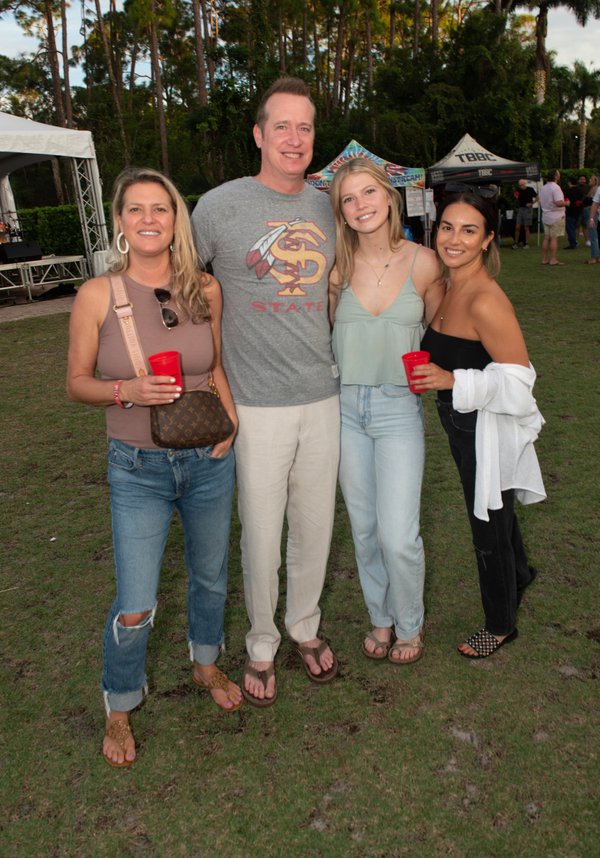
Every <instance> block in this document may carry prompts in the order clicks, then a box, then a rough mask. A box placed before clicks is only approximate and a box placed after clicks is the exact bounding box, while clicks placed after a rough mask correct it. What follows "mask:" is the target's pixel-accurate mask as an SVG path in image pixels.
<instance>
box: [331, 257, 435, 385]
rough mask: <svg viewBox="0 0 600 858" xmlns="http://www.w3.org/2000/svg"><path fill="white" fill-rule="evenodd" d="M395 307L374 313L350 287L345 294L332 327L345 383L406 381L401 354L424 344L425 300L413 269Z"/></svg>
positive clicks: (338, 362) (342, 294)
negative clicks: (422, 340)
mask: <svg viewBox="0 0 600 858" xmlns="http://www.w3.org/2000/svg"><path fill="white" fill-rule="evenodd" d="M418 252H419V247H417V249H416V251H415V255H414V256H413V261H412V263H411V266H410V271H409V273H408V276H407V278H406V280H405V282H404V286H403V287H402V289H401V290H400V292H399V293H398V296H397V298H396V300H395V301H394V303H393V304H392V305H391V307H388V309H387V310H386V311H385V312H383V313H381V315H379V316H374V315H373V314H372V313H369V311H368V310H366V309H365V308H364V307H363V305H362V304H361V303H360V301H359V300H358V298H357V297H356V295H355V294H354V292H353V291H352V287H351V286H345V287H344V288H343V289H342V291H341V294H340V299H339V302H338V306H337V310H336V314H335V324H334V326H333V341H332V345H333V353H334V355H335V359H336V361H337V364H338V367H339V371H340V381H341V383H342V384H368V385H380V384H399V385H407V384H408V381H407V380H406V373H405V371H404V365H403V363H402V355H403V354H406V352H412V351H416V350H417V349H419V348H420V343H421V337H422V335H423V330H424V312H425V305H424V303H423V299H422V298H421V296H420V295H419V293H418V292H417V290H416V288H415V284H414V281H413V278H412V270H413V267H414V264H415V259H416V257H417V253H418Z"/></svg>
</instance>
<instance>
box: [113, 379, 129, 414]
mask: <svg viewBox="0 0 600 858" xmlns="http://www.w3.org/2000/svg"><path fill="white" fill-rule="evenodd" d="M122 384H123V381H122V380H121V379H119V381H115V383H114V384H113V399H114V400H115V405H118V406H119V408H133V402H123V400H122V399H121V385H122Z"/></svg>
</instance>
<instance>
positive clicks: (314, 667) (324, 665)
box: [300, 638, 335, 676]
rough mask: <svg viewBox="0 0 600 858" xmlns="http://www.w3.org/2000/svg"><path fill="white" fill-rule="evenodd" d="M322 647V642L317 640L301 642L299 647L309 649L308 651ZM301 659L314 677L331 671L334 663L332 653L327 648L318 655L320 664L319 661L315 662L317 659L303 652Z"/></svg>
mask: <svg viewBox="0 0 600 858" xmlns="http://www.w3.org/2000/svg"><path fill="white" fill-rule="evenodd" d="M322 645H323V641H322V640H320V639H319V638H313V639H312V640H310V641H303V642H302V643H301V644H300V646H301V647H309V648H310V649H317V648H318V647H320V646H322ZM302 658H303V659H304V662H305V664H306V666H307V667H308V669H309V670H310V672H311V673H312V674H313V675H314V676H318V675H319V674H320V673H323V671H325V672H327V671H328V670H331V668H332V667H333V664H334V661H335V659H334V655H333V652H332V651H331V649H330V648H329V646H326V647H325V649H323V652H322V653H320V655H319V658H320V662H321V663H320V664H319V661H317V659H316V658H315V657H314V656H313V655H311V654H310V653H307V652H303V653H302Z"/></svg>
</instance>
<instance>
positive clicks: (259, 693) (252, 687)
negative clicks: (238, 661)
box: [244, 660, 275, 700]
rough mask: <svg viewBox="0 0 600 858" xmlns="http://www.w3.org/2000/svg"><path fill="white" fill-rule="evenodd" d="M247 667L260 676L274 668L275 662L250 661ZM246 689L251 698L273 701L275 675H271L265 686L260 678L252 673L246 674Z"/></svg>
mask: <svg viewBox="0 0 600 858" xmlns="http://www.w3.org/2000/svg"><path fill="white" fill-rule="evenodd" d="M247 666H248V667H251V668H252V669H253V670H255V671H256V672H257V673H258V674H260V673H262V672H263V671H267V670H269V668H272V667H273V662H272V661H252V660H249V661H248V664H247ZM244 688H245V689H246V691H247V692H248V694H249V695H250V697H255V698H257V699H258V700H264V699H265V698H266V699H268V700H271V699H272V698H273V697H275V674H274V673H271V675H270V676H269V678H268V679H267V683H266V685H265V683H264V682H263V681H262V679H261V677H260V676H258V677H257V676H254V675H253V674H252V673H244Z"/></svg>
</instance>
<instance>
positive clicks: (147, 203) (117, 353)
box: [67, 168, 242, 766]
mask: <svg viewBox="0 0 600 858" xmlns="http://www.w3.org/2000/svg"><path fill="white" fill-rule="evenodd" d="M113 227H114V241H113V254H114V258H115V260H116V262H115V264H114V265H113V267H112V269H111V271H109V272H107V274H106V275H103V276H100V277H96V278H94V279H93V280H89V281H88V282H87V283H85V284H84V285H83V286H82V287H81V289H80V290H79V292H78V294H77V298H76V300H75V304H74V306H73V312H72V315H71V326H70V347H69V361H68V375H67V390H68V394H69V397H70V398H71V399H73V400H74V401H76V402H84V403H86V404H88V405H96V406H99V407H102V408H105V410H106V423H107V431H108V480H109V484H110V489H111V512H112V530H113V546H114V554H115V570H116V581H117V594H116V599H115V601H114V603H113V606H112V608H111V610H110V612H109V615H108V618H107V622H106V627H105V632H104V641H103V673H102V690H103V693H104V701H105V707H106V731H105V736H104V743H103V749H102V752H103V755H104V758H105V760H106V762H107V763H109V764H110V765H112V766H127V765H131V763H133V761H134V760H135V756H136V751H135V742H134V738H133V733H132V731H131V726H130V723H129V715H130V712H131V711H132V710H133V709H134V708H135V707H136V706H138V705H139V704H140V703H141V701H142V699H143V696H144V693H145V691H146V690H147V679H146V674H145V657H146V648H147V643H148V636H149V634H150V630H151V627H152V625H153V621H154V615H155V611H156V602H157V589H158V582H159V575H160V567H161V561H162V556H163V551H164V547H165V543H166V540H167V536H168V532H169V526H170V522H171V518H172V515H173V512H174V511H175V510H177V511H178V512H179V515H180V517H181V520H182V524H183V532H184V539H185V560H186V565H187V570H188V620H189V632H188V640H189V648H190V657H191V659H192V661H193V672H192V676H191V679H192V681H193V682H195V683H196V684H197V685H199V686H200V687H202V688H206V689H208V690H209V691H210V693H211V695H212V697H213V699H214V701H215V703H216V704H217V705H218V706H220V707H221V708H222V709H225V710H228V711H232V710H234V709H237V708H238V706H239V705H240V702H241V699H242V696H241V691H240V689H239V687H238V686H237V685H235V684H234V683H233V682H230V681H229V679H228V678H227V677H226V676H225V674H223V673H222V672H221V671H220V670H219V669H218V668H217V667H216V665H215V662H216V659H217V656H218V655H219V651H220V649H221V646H222V644H223V615H224V606H225V598H226V590H227V547H228V541H229V524H230V514H231V501H232V494H233V482H234V454H233V451H232V449H231V444H232V441H233V434H232V435H231V437H229V438H227V439H226V440H225V441H223V442H221V443H219V444H217V445H215V446H214V447H203V448H193V449H185V450H167V449H161V448H158V447H156V445H155V444H154V443H153V441H152V438H151V434H150V409H149V406H151V405H160V404H164V403H169V402H173V401H174V400H175V399H176V398H178V397H179V396H180V394H181V388H180V387H179V386H177V385H176V384H174V381H175V379H173V378H171V377H169V376H152V375H149V376H144V377H135V376H134V372H133V369H132V366H131V361H130V359H129V355H128V352H127V350H126V347H125V344H124V341H123V337H122V333H121V329H120V325H119V321H118V319H117V315H116V313H115V312H113V305H114V304H115V301H114V298H113V297H112V295H111V287H110V281H109V276H110V274H111V273H119V274H121V275H122V277H123V279H124V281H125V285H126V289H127V293H128V299H129V301H130V302H131V304H132V305H133V316H134V319H135V323H136V327H137V329H138V334H139V339H140V343H141V347H142V350H143V352H144V354H145V355H146V357H147V356H148V355H150V354H153V353H155V352H159V351H165V350H176V351H179V352H180V354H181V363H182V372H183V379H184V385H185V389H186V390H207V389H208V377H209V371H211V370H212V374H213V378H214V382H215V384H216V386H217V388H218V390H219V393H220V395H221V399H222V401H223V404H224V406H225V408H226V410H227V412H228V414H229V416H230V417H231V420H232V421H233V423H234V425H237V420H236V414H235V408H234V405H233V400H232V397H231V393H230V390H229V385H228V383H227V378H226V376H225V373H224V371H223V368H222V366H221V356H220V347H221V334H220V321H221V292H220V287H219V284H218V283H217V281H216V280H214V278H212V277H209V276H208V275H206V274H203V273H201V271H200V268H199V263H198V258H197V255H196V251H195V248H194V243H193V239H192V232H191V226H190V221H189V216H188V213H187V208H186V205H185V202H184V200H183V199H182V198H181V196H180V194H179V193H178V191H177V190H176V189H175V187H174V186H173V185H172V183H171V182H170V181H169V180H168V179H166V178H165V177H164V176H162V175H161V174H160V173H157V172H156V171H154V170H149V169H138V168H135V169H128V170H125V171H124V172H123V173H122V174H121V175H120V176H119V177H118V179H117V181H116V185H115V191H114V196H113Z"/></svg>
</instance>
